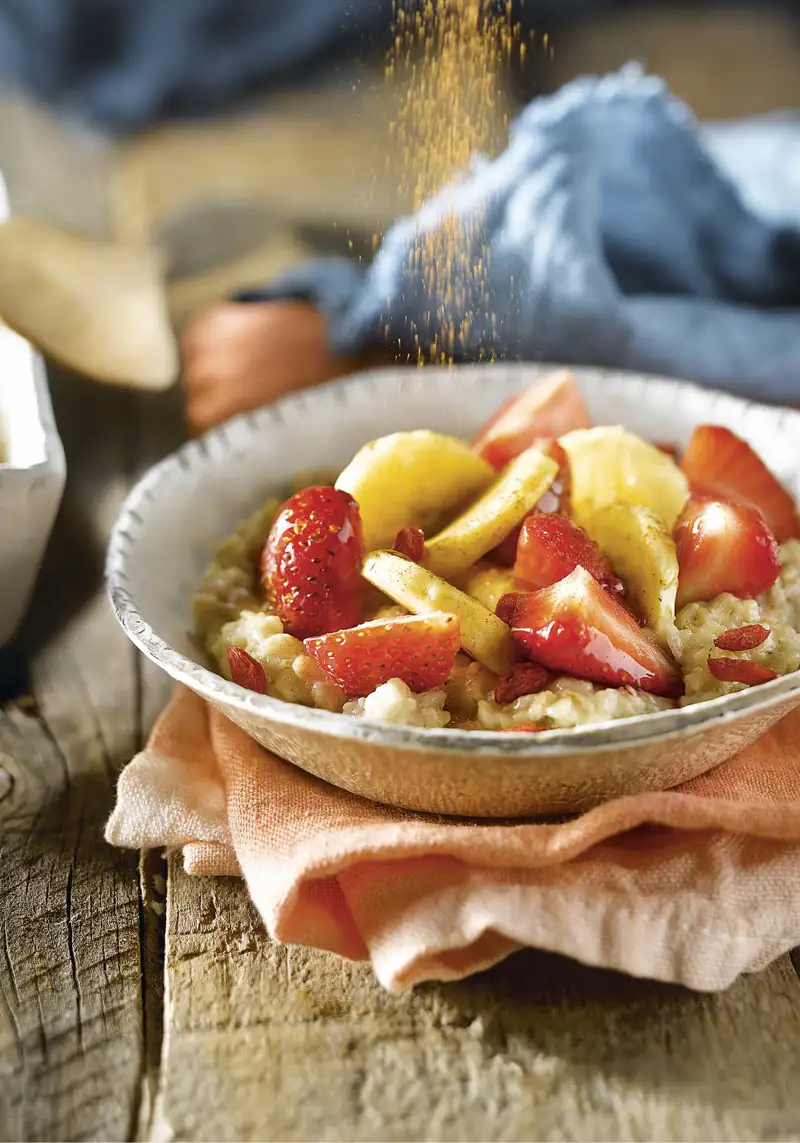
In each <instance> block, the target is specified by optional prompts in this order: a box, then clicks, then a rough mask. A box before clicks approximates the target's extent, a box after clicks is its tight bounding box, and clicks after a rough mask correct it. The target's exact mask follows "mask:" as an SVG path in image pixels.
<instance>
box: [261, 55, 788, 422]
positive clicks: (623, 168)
mask: <svg viewBox="0 0 800 1143" xmlns="http://www.w3.org/2000/svg"><path fill="white" fill-rule="evenodd" d="M452 211H455V212H456V214H457V216H458V218H459V219H461V220H463V222H464V226H463V235H464V243H465V244H467V243H468V244H469V248H470V249H471V253H468V261H469V260H470V259H471V258H472V256H473V255H474V254H475V253H476V252H477V251H478V250H479V249H480V248H482V247H483V248H485V249H487V250H488V251H489V258H488V267H489V268H488V271H487V275H486V277H485V280H483V281H482V282H470V281H469V280H467V281H466V282H462V283H461V285H462V287H463V288H462V290H461V294H462V296H466V301H464V302H463V307H462V308H463V309H468V310H469V311H470V313H471V330H470V334H469V337H468V338H467V339H466V341H465V342H464V344H462V345H461V346H460V347H459V350H458V352H457V353H456V357H457V359H467V360H468V359H471V358H474V357H475V356H476V355H477V354H478V353H479V352H480V350H481V349H483V350H484V351H487V352H490V353H492V354H494V356H496V357H497V358H500V359H503V358H505V359H510V360H528V361H536V360H545V361H548V360H549V361H558V362H566V363H573V364H595V365H600V366H608V367H618V368H628V369H638V370H643V371H652V372H659V373H664V374H667V375H670V376H676V377H685V378H690V379H694V380H696V381H699V382H701V383H707V384H710V385H715V386H720V387H724V388H727V389H730V390H732V391H734V392H739V393H747V394H748V395H755V396H759V397H761V398H762V399H765V400H777V401H785V402H800V120H798V121H796V122H792V121H791V120H790V119H789V120H781V119H777V120H775V121H774V122H773V121H772V120H770V119H767V120H765V121H763V122H754V123H748V122H745V123H742V124H740V125H736V126H733V127H728V128H720V129H719V130H717V131H712V132H710V133H708V132H706V131H703V130H701V128H700V127H699V126H698V125H697V123H696V122H695V121H694V120H693V118H692V116H691V114H690V112H689V111H688V109H687V108H685V107H684V106H683V105H682V104H680V103H678V102H677V101H676V100H675V99H673V98H672V97H671V96H670V95H669V94H668V93H667V92H666V91H665V89H664V87H663V85H662V84H661V82H660V81H658V80H656V79H653V78H651V77H644V76H642V74H641V72H640V70H639V69H638V68H635V67H629V68H626V69H624V70H623V71H622V72H620V73H619V74H615V75H611V76H607V77H605V78H600V79H598V78H583V79H580V80H578V81H576V82H574V83H572V84H570V85H569V86H567V87H565V88H563V89H562V90H561V91H560V92H559V93H558V94H556V95H554V96H552V97H548V98H542V99H539V100H536V101H534V102H533V103H532V104H531V105H530V106H529V107H527V109H526V110H525V111H524V112H523V113H522V114H521V115H520V117H519V118H518V119H517V121H516V123H515V124H514V126H513V129H512V132H511V138H510V143H509V146H508V149H507V150H506V151H505V152H504V153H503V154H502V155H501V156H500V157H499V158H497V159H496V160H495V161H493V162H478V163H476V164H475V167H474V170H473V171H472V173H471V174H470V176H469V177H468V178H467V179H466V180H465V181H463V182H462V183H461V184H459V185H458V186H457V187H455V188H453V189H452V190H449V191H447V192H446V193H444V194H442V195H441V196H440V197H439V198H438V199H437V200H435V201H434V202H432V203H430V204H429V205H428V206H427V207H425V208H424V209H423V210H422V211H421V212H420V214H419V215H418V216H416V217H414V218H409V219H405V220H403V221H400V222H398V223H397V224H396V225H395V226H394V227H393V228H392V229H391V230H390V231H389V233H388V234H387V235H386V237H385V239H384V241H383V244H382V246H381V248H380V250H379V251H378V253H377V255H376V258H375V260H374V262H373V264H372V266H371V267H369V268H368V269H366V270H361V269H360V268H359V267H358V266H354V265H352V264H350V263H347V262H344V261H338V260H330V261H317V262H312V263H307V264H304V265H301V266H299V267H297V268H296V269H295V270H294V271H293V272H292V273H290V274H289V275H287V276H285V277H283V278H281V279H280V280H278V281H277V282H274V283H272V284H270V285H269V286H268V287H266V288H265V289H263V290H255V291H249V292H248V293H247V294H245V295H243V297H244V298H246V299H255V298H266V297H287V296H289V297H299V298H305V299H309V300H311V301H313V302H315V303H316V304H318V305H319V306H321V308H322V309H323V310H324V311H325V312H326V314H327V315H328V317H329V320H330V329H331V334H332V337H333V340H334V342H335V344H336V347H337V348H338V349H339V350H342V351H348V352H350V351H354V350H358V349H360V348H362V347H365V346H367V345H370V344H373V343H376V342H379V341H380V340H389V341H390V342H391V343H394V344H400V345H401V346H402V352H403V353H406V352H408V353H410V354H412V355H413V354H414V353H415V345H414V336H413V335H414V332H415V331H416V332H417V333H419V334H421V341H422V344H423V349H424V348H426V346H427V344H429V343H430V342H431V341H432V339H433V336H434V334H435V333H437V332H438V330H439V329H440V326H441V325H442V322H443V321H444V323H445V324H446V322H447V321H449V320H450V319H452V320H454V321H455V322H456V324H458V323H459V322H460V321H461V319H462V318H463V317H464V313H463V312H453V311H452V308H451V307H450V306H449V305H448V301H447V298H446V297H444V296H438V297H437V296H433V297H432V296H430V295H429V294H428V293H427V292H426V290H425V289H424V288H423V287H422V284H421V279H420V275H419V273H418V272H416V271H415V270H414V268H413V262H414V259H413V257H412V255H413V252H414V251H415V250H416V249H418V248H419V247H420V246H421V245H424V244H425V242H426V238H425V236H426V235H427V236H429V235H430V234H431V233H432V232H434V231H435V230H436V229H437V227H439V226H440V225H441V223H442V219H443V217H444V216H445V215H447V214H448V213H450V212H452ZM465 249H467V247H466V245H465ZM431 312H433V313H434V314H436V313H437V312H441V313H443V314H444V319H442V318H439V319H437V318H432V319H431V318H430V316H429V315H430V314H431Z"/></svg>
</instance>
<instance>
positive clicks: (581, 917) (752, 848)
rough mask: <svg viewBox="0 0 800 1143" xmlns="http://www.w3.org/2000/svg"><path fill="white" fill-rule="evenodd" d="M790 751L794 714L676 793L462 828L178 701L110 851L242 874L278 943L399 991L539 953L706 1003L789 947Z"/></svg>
mask: <svg viewBox="0 0 800 1143" xmlns="http://www.w3.org/2000/svg"><path fill="white" fill-rule="evenodd" d="M799 743H800V712H798V713H796V714H794V715H790V716H789V717H788V718H786V719H784V720H783V722H781V723H780V724H779V725H778V726H777V727H776V728H775V729H774V730H773V731H771V732H770V734H768V735H767V736H765V737H764V738H762V739H761V740H760V741H759V742H758V743H756V744H755V745H754V746H751V747H749V748H748V749H747V750H746V751H744V752H743V753H742V754H740V755H739V756H738V757H736V758H734V759H732V760H730V761H729V762H727V763H725V764H724V765H722V766H719V767H717V769H715V770H713V771H712V772H711V773H709V774H706V775H704V776H703V777H701V778H697V779H695V780H694V781H692V782H688V783H686V784H685V785H684V786H682V787H680V788H679V789H677V790H672V791H668V792H666V793H660V794H642V795H637V796H634V797H627V798H621V799H619V800H617V801H614V802H611V803H608V804H606V805H604V806H600V807H598V808H597V809H594V810H592V811H590V812H589V813H586V814H583V815H582V816H581V817H578V818H574V819H572V820H569V821H566V822H559V823H552V824H531V823H519V824H485V823H473V822H466V821H461V820H452V819H451V820H448V819H442V818H433V817H426V816H424V815H421V814H413V813H407V812H404V811H400V810H394V809H391V808H389V807H386V806H379V805H375V804H374V803H371V802H368V801H365V800H364V799H362V798H358V797H356V796H354V795H352V794H348V793H346V792H344V791H342V790H338V789H336V788H334V787H333V786H328V785H327V784H326V783H324V782H321V781H319V780H318V779H316V778H312V777H310V776H309V775H307V774H305V773H304V772H303V771H301V770H299V769H297V768H296V767H294V766H292V765H290V764H289V763H288V762H283V761H281V760H280V759H278V758H276V757H275V756H274V755H272V754H269V753H268V752H267V751H265V750H264V749H262V748H261V747H260V746H258V745H256V744H255V743H254V742H253V741H252V740H251V739H250V738H249V737H248V736H247V735H246V734H244V732H243V731H241V730H240V729H239V728H238V727H236V726H234V725H233V723H231V722H229V721H228V720H227V719H226V718H225V717H224V716H223V715H221V714H220V713H219V712H218V711H216V710H214V709H212V708H209V707H208V706H206V704H205V703H204V702H203V701H202V700H201V699H199V698H198V697H197V696H196V695H194V694H192V693H191V692H189V691H185V690H183V689H179V690H178V691H177V692H176V694H175V696H174V698H173V700H172V702H171V703H170V705H169V706H168V707H167V709H166V711H165V712H164V714H163V715H162V717H161V719H160V720H159V722H158V724H157V725H156V727H155V729H154V731H153V734H152V737H151V739H150V742H149V743H148V745H147V747H146V749H145V750H144V751H143V752H142V753H141V754H139V755H137V757H136V758H134V760H133V761H132V762H131V763H130V764H129V766H128V767H127V768H126V769H125V770H124V771H123V773H122V776H121V778H120V781H119V788H118V793H117V805H116V808H115V809H114V812H113V814H112V816H111V819H110V821H109V823H108V826H107V827H106V838H107V840H108V841H109V842H110V843H111V844H112V845H118V846H124V847H130V848H160V847H163V846H166V847H170V848H180V849H182V850H183V855H184V861H185V865H186V869H187V870H188V872H189V873H192V874H197V875H217V876H224V875H234V876H236V875H239V876H243V877H244V878H245V880H246V881H247V885H248V888H249V890H250V893H251V895H252V898H253V901H254V902H255V905H256V907H257V908H258V910H259V912H260V913H261V916H262V917H263V919H264V922H265V924H266V926H267V929H268V930H269V932H270V934H271V935H272V936H273V937H274V938H275V939H277V940H279V941H284V942H287V943H291V944H303V945H309V946H313V947H315V948H319V949H327V950H330V951H333V952H336V953H339V954H340V955H341V956H345V957H349V958H351V959H355V960H369V961H371V963H372V965H373V968H374V970H375V972H376V974H377V976H378V978H379V979H380V981H381V982H382V983H383V984H384V985H385V986H386V987H387V988H390V989H402V988H407V987H410V986H412V985H415V984H418V983H420V982H421V981H425V980H455V979H459V978H461V977H464V976H467V975H469V974H470V973H474V972H477V971H479V970H481V969H484V968H488V967H489V966H490V965H492V964H496V963H497V962H498V961H500V960H502V959H503V958H504V957H506V956H508V955H509V954H510V953H512V952H514V951H515V950H517V949H520V948H522V947H524V946H533V947H537V948H541V949H547V950H550V951H553V952H559V953H564V954H566V955H568V956H571V957H573V958H575V959H577V960H580V961H583V962H585V963H587V964H592V965H598V966H602V967H605V968H611V969H617V970H620V971H623V972H627V973H629V974H631V975H634V976H641V977H650V978H654V979H657V980H663V981H671V982H675V983H679V984H684V985H687V986H688V987H690V988H695V989H701V990H717V989H723V988H726V987H727V986H728V985H730V984H731V983H732V982H733V980H735V978H736V977H737V976H738V975H739V974H740V973H742V972H755V971H757V970H759V969H762V968H764V967H765V966H766V965H767V964H769V963H770V962H771V961H772V960H774V959H775V958H776V957H778V956H780V955H781V954H782V953H784V952H786V951H787V950H789V949H791V948H793V947H794V946H796V945H798V944H800V745H798V744H799Z"/></svg>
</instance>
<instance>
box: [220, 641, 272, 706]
mask: <svg viewBox="0 0 800 1143" xmlns="http://www.w3.org/2000/svg"><path fill="white" fill-rule="evenodd" d="M227 655H228V666H229V667H230V670H231V679H232V680H233V681H234V682H235V683H238V684H239V686H240V687H244V688H245V690H248V691H255V692H256V694H259V695H268V694H269V683H268V681H267V674H266V671H265V670H264V668H263V666H262V665H261V663H259V661H258V659H254V658H253V656H252V655H251V654H250V652H249V651H245V649H244V647H229V648H228V651H227Z"/></svg>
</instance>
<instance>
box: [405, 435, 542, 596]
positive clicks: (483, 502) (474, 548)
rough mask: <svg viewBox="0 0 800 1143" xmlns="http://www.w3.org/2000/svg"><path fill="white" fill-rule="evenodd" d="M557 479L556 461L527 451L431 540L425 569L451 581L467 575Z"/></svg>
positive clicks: (427, 549)
mask: <svg viewBox="0 0 800 1143" xmlns="http://www.w3.org/2000/svg"><path fill="white" fill-rule="evenodd" d="M557 475H558V465H557V464H556V462H555V461H554V460H551V459H550V457H549V456H545V455H544V453H541V452H539V450H538V449H536V448H529V449H526V451H525V452H523V453H521V454H520V455H519V456H518V457H516V459H515V460H512V461H511V463H510V464H509V465H508V466H507V467H506V468H505V469H504V470H503V472H502V473H501V474H500V476H499V477H498V478H497V480H496V481H495V482H494V484H492V486H491V487H490V488H489V489H487V491H486V492H484V494H483V496H481V497H480V499H479V500H476V501H475V503H474V504H472V505H470V507H469V508H467V509H466V510H465V511H464V512H463V513H462V515H460V516H458V517H457V519H455V520H453V522H452V523H451V524H449V525H448V526H447V527H446V528H445V529H444V531H443V532H440V533H439V535H438V536H434V537H433V538H432V539H431V540H428V541H427V543H426V556H425V566H426V567H429V568H430V569H431V571H432V572H435V573H436V575H440V576H442V577H444V578H445V579H451V578H452V577H453V576H458V575H461V574H462V573H463V572H465V571H466V570H467V569H468V568H470V567H472V565H473V564H474V563H475V562H476V561H477V560H479V559H480V558H481V556H485V555H486V553H487V552H489V551H491V550H492V548H495V547H497V545H498V544H499V543H500V541H501V540H504V539H505V538H506V536H507V535H508V534H509V532H510V531H511V530H512V528H514V527H516V525H517V524H519V523H520V521H521V520H522V519H523V517H525V516H526V515H527V514H528V512H530V511H531V509H532V508H534V507H535V506H536V504H537V503H538V502H539V501H540V500H541V498H542V496H544V494H545V492H547V490H548V488H549V487H550V485H551V484H552V483H553V481H554V480H555V478H556V476H557Z"/></svg>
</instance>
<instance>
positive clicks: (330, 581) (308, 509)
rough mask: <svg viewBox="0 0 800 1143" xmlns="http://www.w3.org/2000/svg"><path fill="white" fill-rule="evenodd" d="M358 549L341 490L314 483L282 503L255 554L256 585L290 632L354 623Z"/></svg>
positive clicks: (353, 511) (355, 519) (350, 509)
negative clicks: (258, 580)
mask: <svg viewBox="0 0 800 1143" xmlns="http://www.w3.org/2000/svg"><path fill="white" fill-rule="evenodd" d="M363 549H364V544H363V540H362V533H361V517H360V515H359V511H358V505H357V504H356V502H355V500H353V499H352V498H351V497H350V496H348V494H347V493H346V492H340V491H339V490H338V489H336V488H329V487H327V486H317V487H314V488H306V489H304V490H303V491H302V492H298V493H296V494H295V495H294V496H292V497H290V499H289V500H287V501H286V503H285V504H284V505H283V507H282V508H281V510H280V512H279V513H278V515H277V517H276V519H275V523H274V524H273V525H272V530H271V532H270V534H269V539H268V540H267V542H266V544H265V546H264V550H263V552H262V554H261V584H262V586H263V588H264V591H265V593H266V595H267V598H268V599H270V600H271V601H272V603H273V606H274V607H275V610H276V612H277V613H278V617H279V618H280V620H281V621H282V623H283V625H284V628H285V629H286V631H287V632H288V633H289V634H290V635H294V636H295V637H296V638H298V639H305V638H308V637H309V636H311V635H324V634H326V633H327V632H329V631H338V630H340V629H341V628H342V627H352V626H353V625H354V624H355V623H358V621H359V619H360V618H361V610H362V598H363V580H362V578H361V561H362V558H363V555H364V550H363Z"/></svg>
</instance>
